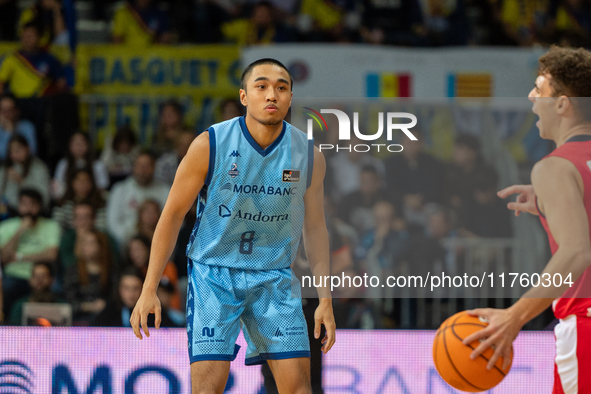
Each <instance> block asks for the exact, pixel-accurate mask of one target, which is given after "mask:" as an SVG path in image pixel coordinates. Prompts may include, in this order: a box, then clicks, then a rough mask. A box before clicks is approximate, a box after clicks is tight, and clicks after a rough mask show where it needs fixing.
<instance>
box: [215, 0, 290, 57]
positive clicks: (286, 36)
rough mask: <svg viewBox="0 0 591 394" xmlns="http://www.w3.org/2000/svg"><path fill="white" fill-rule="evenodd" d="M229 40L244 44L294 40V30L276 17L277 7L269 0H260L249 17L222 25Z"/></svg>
mask: <svg viewBox="0 0 591 394" xmlns="http://www.w3.org/2000/svg"><path fill="white" fill-rule="evenodd" d="M222 33H223V34H224V37H225V38H226V40H227V41H229V42H232V43H235V44H238V45H241V46H244V45H256V44H270V43H273V42H287V41H293V38H294V37H293V34H292V32H291V31H290V30H289V29H287V27H285V26H283V25H282V24H281V23H280V21H278V20H277V19H276V17H275V9H274V7H273V5H272V4H271V3H269V2H268V1H260V2H259V3H257V5H256V6H255V7H254V9H253V10H252V13H251V16H250V18H249V19H235V20H233V21H230V22H226V23H224V24H223V25H222Z"/></svg>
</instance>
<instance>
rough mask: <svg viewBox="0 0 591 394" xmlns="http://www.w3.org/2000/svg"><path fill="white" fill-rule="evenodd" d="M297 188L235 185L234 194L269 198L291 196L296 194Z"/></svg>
mask: <svg viewBox="0 0 591 394" xmlns="http://www.w3.org/2000/svg"><path fill="white" fill-rule="evenodd" d="M296 190H297V187H273V186H265V185H234V188H233V189H232V191H233V192H234V193H244V194H266V195H268V196H289V195H295V194H296Z"/></svg>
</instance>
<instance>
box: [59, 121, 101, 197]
mask: <svg viewBox="0 0 591 394" xmlns="http://www.w3.org/2000/svg"><path fill="white" fill-rule="evenodd" d="M77 169H87V170H88V171H92V174H93V175H94V180H95V182H96V187H97V188H98V189H99V190H106V189H107V188H108V187H109V173H108V172H107V168H106V167H105V165H104V164H103V162H102V161H100V160H95V159H94V155H93V153H92V149H91V147H90V141H89V140H88V136H87V135H86V134H84V133H80V132H78V133H74V134H72V136H71V137H70V144H69V149H68V154H67V155H66V157H64V158H62V159H61V160H60V161H59V162H58V163H57V167H56V169H55V175H54V177H53V198H55V199H60V198H62V197H63V196H64V193H65V192H66V182H67V181H68V179H70V177H71V176H72V175H73V173H74V171H76V170H77Z"/></svg>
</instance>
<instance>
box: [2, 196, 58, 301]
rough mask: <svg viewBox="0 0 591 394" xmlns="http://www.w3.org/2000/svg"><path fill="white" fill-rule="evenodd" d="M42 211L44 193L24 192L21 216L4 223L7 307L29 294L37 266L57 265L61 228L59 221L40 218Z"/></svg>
mask: <svg viewBox="0 0 591 394" xmlns="http://www.w3.org/2000/svg"><path fill="white" fill-rule="evenodd" d="M41 208H42V197H41V194H40V193H39V192H38V191H37V190H34V189H22V190H21V191H20V193H19V203H18V213H19V217H15V218H12V219H8V220H5V221H3V222H2V223H0V261H1V262H2V266H3V270H4V276H3V277H2V281H3V284H2V288H3V290H4V295H5V297H6V299H5V304H6V305H5V308H7V307H8V304H11V303H12V302H14V301H15V300H16V299H17V298H20V297H22V296H23V295H25V294H26V292H27V291H28V282H27V281H28V280H29V279H30V278H31V272H32V267H33V264H35V263H37V262H46V263H52V264H53V263H54V262H55V261H56V259H57V252H58V246H59V240H60V227H59V225H58V224H57V223H56V222H55V221H53V220H51V219H46V218H44V217H40V215H41ZM5 310H6V309H5Z"/></svg>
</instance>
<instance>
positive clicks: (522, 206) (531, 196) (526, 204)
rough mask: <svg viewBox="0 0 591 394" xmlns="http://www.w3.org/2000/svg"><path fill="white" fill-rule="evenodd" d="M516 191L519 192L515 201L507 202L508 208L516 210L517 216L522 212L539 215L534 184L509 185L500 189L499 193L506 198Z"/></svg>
mask: <svg viewBox="0 0 591 394" xmlns="http://www.w3.org/2000/svg"><path fill="white" fill-rule="evenodd" d="M515 193H519V195H518V196H517V199H516V200H515V202H510V203H508V204H507V208H509V209H512V210H514V211H515V216H519V214H520V213H521V212H527V213H531V214H532V215H538V209H537V208H536V193H535V192H534V187H533V186H532V185H513V186H509V187H506V188H504V189H503V190H500V191H498V192H497V195H498V196H499V197H501V198H506V197H508V196H510V195H511V194H515Z"/></svg>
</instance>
